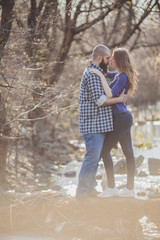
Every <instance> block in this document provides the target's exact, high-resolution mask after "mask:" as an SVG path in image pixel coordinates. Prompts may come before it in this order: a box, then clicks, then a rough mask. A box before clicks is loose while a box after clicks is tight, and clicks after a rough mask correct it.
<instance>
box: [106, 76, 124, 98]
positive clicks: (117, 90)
mask: <svg viewBox="0 0 160 240" xmlns="http://www.w3.org/2000/svg"><path fill="white" fill-rule="evenodd" d="M113 84H114V82H113ZM113 84H112V83H111V84H110V87H111V90H112V96H113V97H118V96H119V95H120V94H121V92H122V91H123V89H125V94H126V93H127V91H128V77H127V75H126V74H120V75H118V80H117V81H116V82H115V84H114V85H113ZM112 85H113V86H112Z"/></svg>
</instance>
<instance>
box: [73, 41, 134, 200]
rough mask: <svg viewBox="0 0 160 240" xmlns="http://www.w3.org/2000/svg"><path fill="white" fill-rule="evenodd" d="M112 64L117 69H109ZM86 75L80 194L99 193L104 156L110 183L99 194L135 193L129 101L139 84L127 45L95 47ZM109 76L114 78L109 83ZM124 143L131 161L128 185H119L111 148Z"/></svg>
mask: <svg viewBox="0 0 160 240" xmlns="http://www.w3.org/2000/svg"><path fill="white" fill-rule="evenodd" d="M108 64H110V65H111V67H112V68H115V69H116V72H109V71H107V66H108ZM88 65H89V66H88V67H87V68H86V69H85V71H84V74H83V76H82V81H81V88H80V98H79V126H80V133H81V134H82V135H83V138H84V142H85V147H86V154H85V156H84V159H83V163H82V166H81V169H80V173H79V178H78V186H77V190H76V196H77V197H89V196H93V195H97V191H96V173H97V168H98V162H99V161H100V159H101V158H102V159H103V163H104V167H105V171H106V175H107V180H108V186H107V187H106V189H105V191H104V192H103V193H100V194H99V195H98V197H102V198H107V197H112V196H116V195H120V196H124V197H130V196H134V194H135V192H134V174H135V159H134V154H133V148H132V140H131V126H132V124H133V118H132V115H131V113H130V112H129V111H128V109H127V107H126V104H125V102H126V101H127V95H128V93H130V94H132V93H133V92H134V90H135V87H136V83H137V73H136V71H135V69H134V66H133V64H132V62H131V58H130V56H129V53H128V51H127V50H126V49H124V48H117V49H115V50H114V51H113V54H112V56H111V51H110V49H109V48H108V47H106V46H105V45H97V46H96V47H95V48H94V49H93V54H92V60H91V61H90V64H88ZM107 79H111V82H110V83H109V82H108V81H107ZM117 142H119V143H120V145H121V148H122V151H123V153H124V155H125V157H126V163H127V185H126V187H125V188H123V189H122V190H121V191H119V190H118V188H116V185H115V178H114V168H113V161H112V157H111V154H110V152H111V149H112V148H113V147H114V146H115V145H116V144H117Z"/></svg>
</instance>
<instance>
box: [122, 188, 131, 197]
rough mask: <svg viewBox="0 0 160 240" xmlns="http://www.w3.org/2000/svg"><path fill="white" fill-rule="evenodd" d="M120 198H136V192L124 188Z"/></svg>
mask: <svg viewBox="0 0 160 240" xmlns="http://www.w3.org/2000/svg"><path fill="white" fill-rule="evenodd" d="M119 196H120V197H135V191H134V189H132V190H129V189H128V188H123V189H122V190H120V192H119Z"/></svg>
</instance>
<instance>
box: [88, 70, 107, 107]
mask: <svg viewBox="0 0 160 240" xmlns="http://www.w3.org/2000/svg"><path fill="white" fill-rule="evenodd" d="M87 88H88V91H89V93H90V97H91V101H93V102H95V104H96V105H97V106H99V107H100V106H101V105H102V104H103V103H104V102H105V100H106V99H107V97H106V96H105V93H104V90H103V87H102V83H101V80H100V78H99V77H98V76H97V75H96V74H90V73H89V75H88V78H87Z"/></svg>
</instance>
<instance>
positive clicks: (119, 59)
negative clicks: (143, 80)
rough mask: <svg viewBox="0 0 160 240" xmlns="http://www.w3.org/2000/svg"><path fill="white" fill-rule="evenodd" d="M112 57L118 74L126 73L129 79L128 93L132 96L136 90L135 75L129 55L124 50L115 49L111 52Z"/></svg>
mask: <svg viewBox="0 0 160 240" xmlns="http://www.w3.org/2000/svg"><path fill="white" fill-rule="evenodd" d="M113 57H114V60H115V62H116V66H117V68H118V70H119V72H120V73H126V75H127V76H128V79H129V92H130V93H131V94H132V93H133V92H134V90H135V89H136V85H137V81H138V79H137V75H138V73H137V72H136V70H135V68H134V65H133V63H132V61H131V58H130V56H129V53H128V51H127V49H125V48H116V49H115V50H114V51H113Z"/></svg>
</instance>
